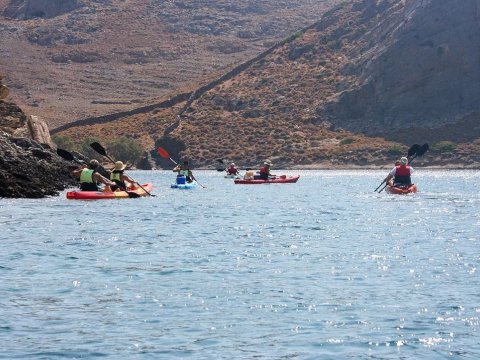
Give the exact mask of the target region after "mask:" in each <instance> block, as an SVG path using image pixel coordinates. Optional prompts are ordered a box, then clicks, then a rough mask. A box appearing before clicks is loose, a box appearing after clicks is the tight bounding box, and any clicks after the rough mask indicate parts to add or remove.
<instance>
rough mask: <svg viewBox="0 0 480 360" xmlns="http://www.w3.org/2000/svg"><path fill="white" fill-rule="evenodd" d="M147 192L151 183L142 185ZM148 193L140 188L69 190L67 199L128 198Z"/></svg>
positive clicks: (150, 188) (150, 187)
mask: <svg viewBox="0 0 480 360" xmlns="http://www.w3.org/2000/svg"><path fill="white" fill-rule="evenodd" d="M142 186H143V188H144V189H145V190H147V191H148V192H151V191H152V188H153V185H152V184H144V185H142ZM147 195H148V194H147V193H146V192H145V191H144V190H143V189H142V188H140V187H139V188H137V189H135V190H130V191H114V192H111V191H69V192H67V199H72V200H101V199H128V198H137V197H141V196H147Z"/></svg>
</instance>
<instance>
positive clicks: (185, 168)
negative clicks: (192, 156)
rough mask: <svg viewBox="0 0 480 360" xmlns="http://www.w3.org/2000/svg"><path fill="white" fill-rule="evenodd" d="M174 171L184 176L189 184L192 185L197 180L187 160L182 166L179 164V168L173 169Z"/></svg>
mask: <svg viewBox="0 0 480 360" xmlns="http://www.w3.org/2000/svg"><path fill="white" fill-rule="evenodd" d="M173 171H174V172H176V173H178V175H184V176H185V178H186V180H187V182H189V183H191V182H192V181H193V180H196V179H195V177H194V176H193V174H192V170H190V166H189V165H188V161H187V160H185V161H184V162H183V164H182V165H180V164H178V165H177V166H175V167H174V168H173ZM178 175H177V176H178Z"/></svg>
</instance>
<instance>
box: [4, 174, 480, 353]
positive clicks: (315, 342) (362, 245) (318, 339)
mask: <svg viewBox="0 0 480 360" xmlns="http://www.w3.org/2000/svg"><path fill="white" fill-rule="evenodd" d="M277 173H281V172H279V171H277ZM288 173H290V174H294V173H299V174H300V175H301V178H300V180H299V182H298V183H297V184H288V185H262V186H246V185H243V186H242V185H234V184H233V182H232V180H229V179H224V178H223V177H222V175H221V174H219V173H217V172H196V175H197V178H198V180H199V181H200V182H201V183H202V184H203V185H205V186H206V187H207V188H206V189H200V188H199V189H196V190H193V191H188V190H187V191H182V190H175V189H170V188H169V184H170V182H171V180H172V179H173V176H172V173H171V172H161V171H152V172H131V175H132V176H133V177H134V178H136V179H138V180H140V181H144V182H147V181H148V182H153V183H154V184H155V188H154V190H153V193H154V194H156V195H158V196H157V197H151V198H141V199H128V200H112V201H72V200H66V199H65V193H63V194H62V196H59V197H54V198H49V199H44V200H7V199H2V200H0V206H1V208H0V358H2V359H97V358H110V359H173V358H188V359H478V358H480V336H479V334H480V332H479V330H480V279H479V273H478V267H479V266H480V233H479V229H480V226H479V225H480V194H479V192H478V189H479V188H480V174H479V172H475V171H449V172H440V171H425V170H422V169H417V172H416V175H415V178H414V180H415V181H416V183H417V184H418V187H419V193H417V194H416V195H413V196H398V195H387V194H385V193H382V194H377V193H374V192H373V189H375V187H377V185H378V184H379V183H380V182H381V180H382V179H383V178H384V176H385V175H386V174H385V171H383V172H378V171H310V172H306V171H301V172H295V171H289V172H288Z"/></svg>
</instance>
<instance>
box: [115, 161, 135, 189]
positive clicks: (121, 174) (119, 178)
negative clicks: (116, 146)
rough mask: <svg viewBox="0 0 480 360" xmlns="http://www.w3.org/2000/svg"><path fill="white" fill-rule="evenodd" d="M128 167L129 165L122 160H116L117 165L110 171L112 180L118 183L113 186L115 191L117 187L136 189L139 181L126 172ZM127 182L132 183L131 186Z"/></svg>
mask: <svg viewBox="0 0 480 360" xmlns="http://www.w3.org/2000/svg"><path fill="white" fill-rule="evenodd" d="M126 167H127V165H126V164H124V163H123V162H121V161H116V162H115V167H114V168H113V170H111V171H110V180H111V181H113V182H114V183H115V184H116V185H114V186H112V187H111V191H115V190H117V189H120V190H127V188H128V189H130V190H135V184H136V183H137V182H136V181H135V180H133V179H132V178H131V177H130V176H128V175H127V174H125V168H126ZM127 182H128V183H129V184H130V186H127Z"/></svg>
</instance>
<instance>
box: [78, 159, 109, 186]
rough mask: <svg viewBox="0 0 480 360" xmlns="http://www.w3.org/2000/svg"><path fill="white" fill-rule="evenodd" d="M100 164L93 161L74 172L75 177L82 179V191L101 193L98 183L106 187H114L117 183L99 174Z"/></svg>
mask: <svg viewBox="0 0 480 360" xmlns="http://www.w3.org/2000/svg"><path fill="white" fill-rule="evenodd" d="M99 166H100V163H99V162H98V160H95V159H92V160H90V162H89V163H88V166H87V165H82V166H81V167H80V168H78V169H76V170H73V171H72V174H73V176H76V177H79V178H80V190H81V191H100V189H99V187H98V183H102V184H104V185H106V186H114V185H115V183H114V182H112V181H110V180H108V179H107V178H105V177H103V176H102V175H100V174H99V173H98V172H97V169H98V167H99Z"/></svg>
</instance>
